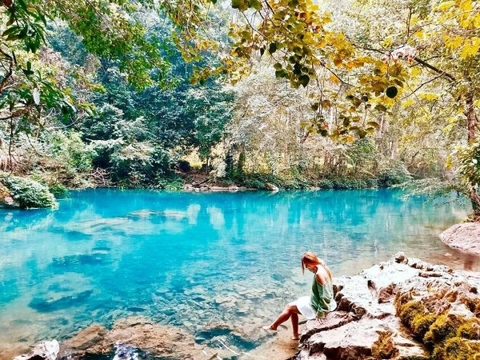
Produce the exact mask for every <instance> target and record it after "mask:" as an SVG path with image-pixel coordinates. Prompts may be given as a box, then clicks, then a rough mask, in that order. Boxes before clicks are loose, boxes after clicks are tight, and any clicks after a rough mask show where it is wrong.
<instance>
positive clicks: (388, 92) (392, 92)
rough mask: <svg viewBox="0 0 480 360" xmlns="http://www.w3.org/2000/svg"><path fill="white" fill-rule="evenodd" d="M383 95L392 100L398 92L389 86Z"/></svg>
mask: <svg viewBox="0 0 480 360" xmlns="http://www.w3.org/2000/svg"><path fill="white" fill-rule="evenodd" d="M385 94H386V95H387V96H388V97H389V98H390V99H393V98H394V97H395V96H397V94H398V90H397V88H396V87H395V86H389V87H388V88H387V90H386V91H385Z"/></svg>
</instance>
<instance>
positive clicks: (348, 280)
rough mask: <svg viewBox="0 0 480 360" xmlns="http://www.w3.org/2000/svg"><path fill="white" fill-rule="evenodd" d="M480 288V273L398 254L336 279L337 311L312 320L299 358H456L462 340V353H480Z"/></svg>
mask: <svg viewBox="0 0 480 360" xmlns="http://www.w3.org/2000/svg"><path fill="white" fill-rule="evenodd" d="M479 287H480V274H479V273H473V272H454V271H453V270H451V269H450V268H448V267H446V266H438V265H431V264H428V263H425V262H422V261H421V260H418V259H413V258H410V259H409V258H407V257H405V255H403V254H397V256H396V257H395V258H393V259H391V260H390V261H388V262H384V263H380V264H378V265H375V266H373V267H371V268H370V269H367V270H364V271H362V272H361V273H360V274H358V275H355V276H346V277H342V278H339V279H336V280H335V293H336V300H337V303H338V307H337V310H336V311H334V312H331V313H329V314H328V315H327V316H326V317H325V318H323V319H317V320H311V321H308V322H307V325H306V328H305V330H304V332H303V334H302V338H301V341H300V345H299V351H298V352H297V354H296V355H295V357H294V359H295V360H320V359H322V360H329V359H331V360H334V359H335V360H350V359H351V360H360V359H405V360H407V359H410V360H420V359H425V360H427V359H432V358H433V359H442V360H445V359H452V360H453V359H455V357H452V356H456V355H452V354H457V355H458V354H459V353H458V351H456V349H459V348H461V347H462V346H463V345H466V346H465V347H464V348H462V349H463V350H462V353H461V354H460V355H458V359H471V358H473V357H472V356H474V354H476V352H479V351H480V350H479V347H478V346H479V345H478V344H479V343H480V342H479V341H480V332H479V329H480V320H479V319H478V317H477V316H478V315H479V314H480V296H479V294H478V288H479ZM452 349H453V350H452ZM469 351H470V352H469ZM449 356H450V357H449Z"/></svg>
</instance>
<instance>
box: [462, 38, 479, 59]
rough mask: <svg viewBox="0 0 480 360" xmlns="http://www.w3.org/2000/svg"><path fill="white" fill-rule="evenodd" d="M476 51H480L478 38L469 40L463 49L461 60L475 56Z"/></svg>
mask: <svg viewBox="0 0 480 360" xmlns="http://www.w3.org/2000/svg"><path fill="white" fill-rule="evenodd" d="M478 49H480V38H472V39H469V41H468V42H467V43H466V44H465V46H464V47H463V49H462V51H461V53H460V57H461V58H462V59H466V58H468V57H470V56H473V55H476V54H477V52H478Z"/></svg>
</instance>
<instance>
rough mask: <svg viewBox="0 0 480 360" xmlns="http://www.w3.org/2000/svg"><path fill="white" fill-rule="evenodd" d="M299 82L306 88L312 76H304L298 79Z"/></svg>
mask: <svg viewBox="0 0 480 360" xmlns="http://www.w3.org/2000/svg"><path fill="white" fill-rule="evenodd" d="M298 82H299V83H300V84H301V85H303V87H306V86H307V85H308V83H309V82H310V76H308V75H307V74H303V75H301V76H300V77H299V78H298Z"/></svg>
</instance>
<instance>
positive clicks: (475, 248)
mask: <svg viewBox="0 0 480 360" xmlns="http://www.w3.org/2000/svg"><path fill="white" fill-rule="evenodd" d="M440 239H441V240H442V241H443V242H444V243H445V244H446V245H448V246H450V247H451V248H453V249H457V250H460V251H462V252H465V253H468V254H472V255H476V256H480V223H476V222H469V223H463V224H455V225H452V226H451V227H449V228H448V229H447V230H445V231H444V232H442V233H441V234H440Z"/></svg>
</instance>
